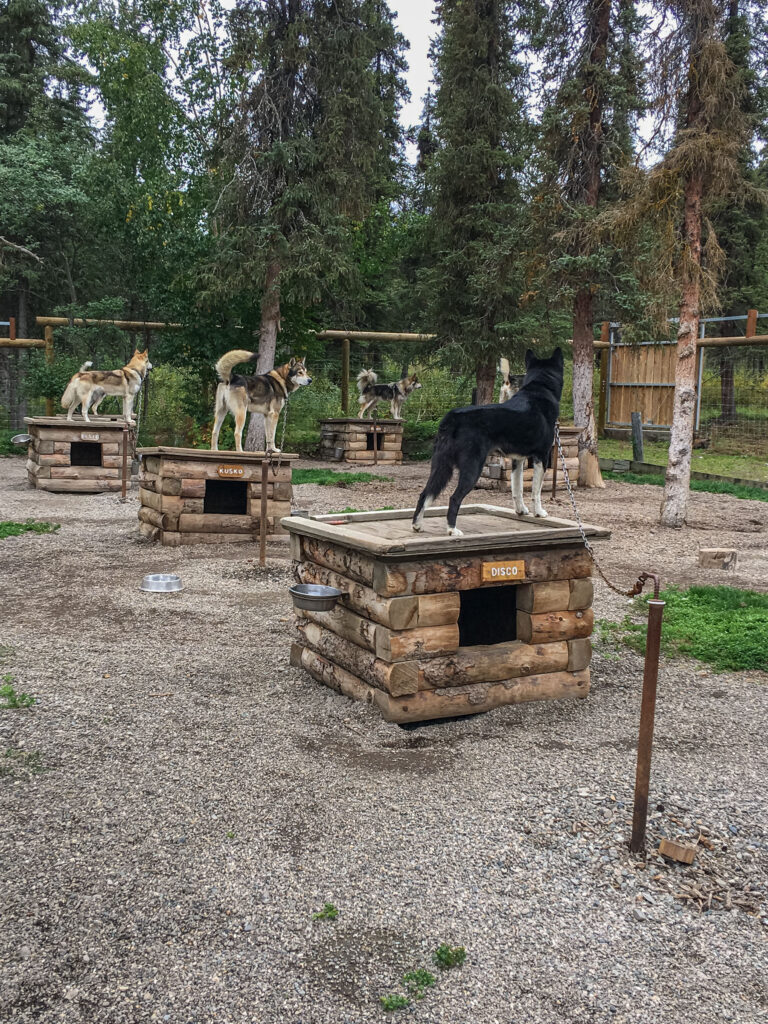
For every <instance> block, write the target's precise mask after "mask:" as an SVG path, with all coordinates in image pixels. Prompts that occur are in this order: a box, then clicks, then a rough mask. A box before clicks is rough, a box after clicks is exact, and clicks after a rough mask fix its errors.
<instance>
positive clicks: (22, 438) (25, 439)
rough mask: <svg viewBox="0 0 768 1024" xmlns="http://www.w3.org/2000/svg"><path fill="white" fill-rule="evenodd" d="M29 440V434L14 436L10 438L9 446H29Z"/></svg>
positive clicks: (30, 438)
mask: <svg viewBox="0 0 768 1024" xmlns="http://www.w3.org/2000/svg"><path fill="white" fill-rule="evenodd" d="M31 440H32V435H31V434H14V435H13V437H12V438H11V444H29V442H30V441H31Z"/></svg>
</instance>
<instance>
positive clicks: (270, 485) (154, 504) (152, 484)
mask: <svg viewBox="0 0 768 1024" xmlns="http://www.w3.org/2000/svg"><path fill="white" fill-rule="evenodd" d="M137 454H138V455H140V456H141V471H140V474H139V498H140V501H141V507H140V508H139V529H140V531H141V533H142V534H144V536H145V537H148V538H149V539H150V540H159V541H160V542H161V544H164V545H166V546H167V547H178V546H179V545H180V544H231V543H233V542H239V541H254V540H258V539H259V528H260V521H261V519H260V517H261V487H262V466H263V465H264V464H266V466H267V530H266V533H267V535H270V534H280V533H283V530H282V528H281V526H280V520H281V518H282V517H283V516H288V515H290V512H291V463H292V462H293V461H294V460H295V459H297V458H298V455H286V454H284V453H282V452H281V453H280V454H279V455H274V456H272V457H270V456H268V455H265V453H264V452H212V451H208V450H200V449H197V448H170V447H162V446H161V447H159V448H139V449H138V451H137Z"/></svg>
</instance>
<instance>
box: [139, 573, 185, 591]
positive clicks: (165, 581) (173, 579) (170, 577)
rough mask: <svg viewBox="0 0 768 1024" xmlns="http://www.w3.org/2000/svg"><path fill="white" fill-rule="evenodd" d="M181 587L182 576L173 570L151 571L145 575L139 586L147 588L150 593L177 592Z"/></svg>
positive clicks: (141, 588)
mask: <svg viewBox="0 0 768 1024" xmlns="http://www.w3.org/2000/svg"><path fill="white" fill-rule="evenodd" d="M181 589H182V585H181V577H180V576H175V575H174V574H173V573H171V572H151V573H150V574H149V576H145V577H144V579H143V580H142V581H141V586H140V587H139V590H146V591H147V592H148V593H150V594H175V593H176V591H178V590H181Z"/></svg>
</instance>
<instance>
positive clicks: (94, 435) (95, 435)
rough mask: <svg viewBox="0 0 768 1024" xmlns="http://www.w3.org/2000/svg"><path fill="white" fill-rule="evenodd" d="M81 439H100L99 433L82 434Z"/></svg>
mask: <svg viewBox="0 0 768 1024" xmlns="http://www.w3.org/2000/svg"><path fill="white" fill-rule="evenodd" d="M80 440H81V441H98V440H99V435H98V434H81V435H80Z"/></svg>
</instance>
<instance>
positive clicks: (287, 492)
mask: <svg viewBox="0 0 768 1024" xmlns="http://www.w3.org/2000/svg"><path fill="white" fill-rule="evenodd" d="M248 493H249V495H250V496H251V498H258V499H261V480H258V481H254V482H253V483H250V484H249V485H248ZM267 497H268V498H270V499H273V500H275V501H287V502H288V503H289V504H290V501H291V482H290V480H275V481H274V482H272V481H270V482H269V483H268V484H267Z"/></svg>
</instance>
